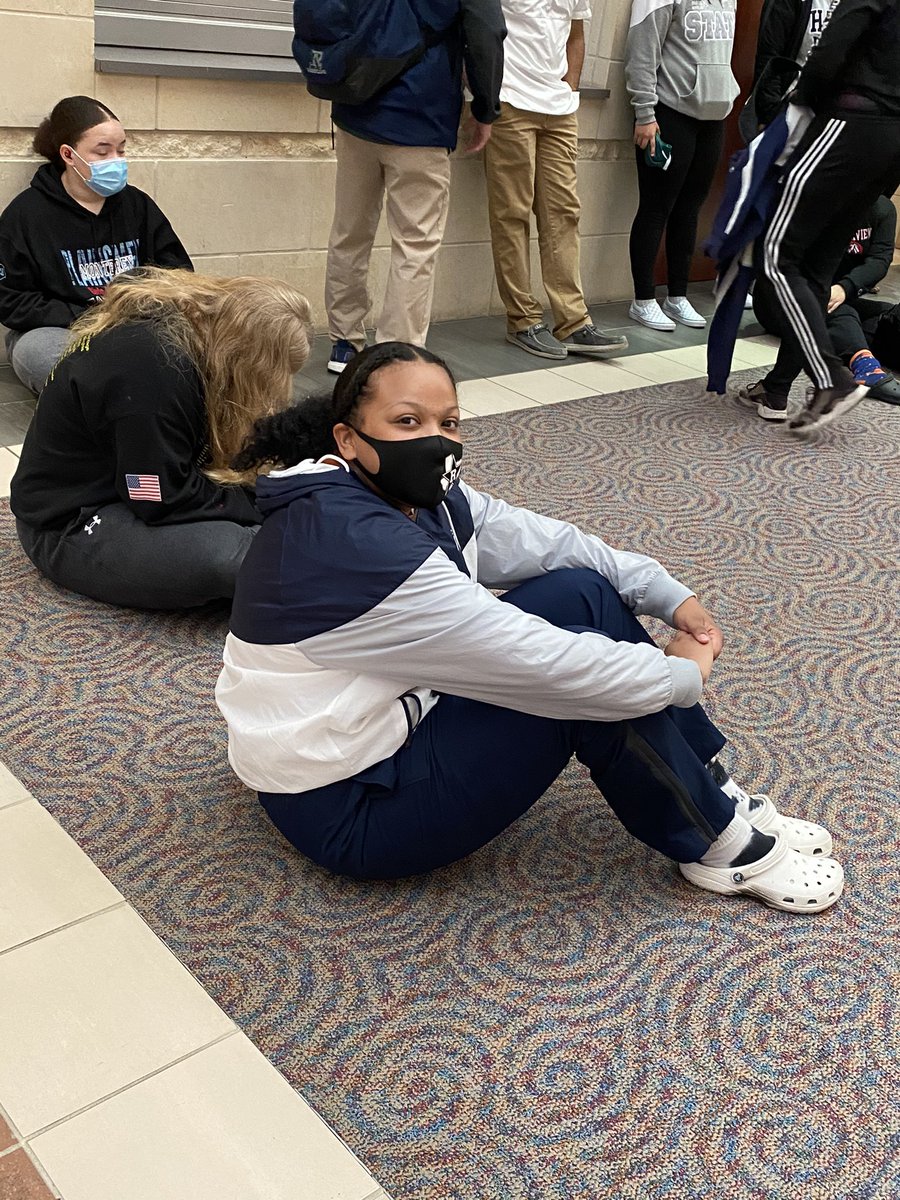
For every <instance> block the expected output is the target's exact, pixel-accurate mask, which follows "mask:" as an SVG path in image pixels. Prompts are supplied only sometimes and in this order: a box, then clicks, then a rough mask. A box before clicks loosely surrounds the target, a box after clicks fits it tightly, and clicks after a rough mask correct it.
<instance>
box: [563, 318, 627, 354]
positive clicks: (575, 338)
mask: <svg viewBox="0 0 900 1200" xmlns="http://www.w3.org/2000/svg"><path fill="white" fill-rule="evenodd" d="M562 344H563V345H564V346H565V347H566V349H567V350H568V352H569V353H570V354H589V355H591V356H592V357H593V358H605V357H606V356H607V355H613V354H621V353H622V351H623V350H627V349H628V338H627V337H624V336H623V335H622V334H620V333H604V332H603V330H602V329H598V328H597V326H596V325H590V324H589V325H582V327H581V328H580V329H576V330H575V332H574V333H570V334H569V336H568V337H567V338H563V340H562Z"/></svg>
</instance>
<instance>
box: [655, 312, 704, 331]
mask: <svg viewBox="0 0 900 1200" xmlns="http://www.w3.org/2000/svg"><path fill="white" fill-rule="evenodd" d="M663 312H666V310H665V309H663ZM666 316H667V317H668V318H669V320H670V321H674V322H675V324H676V325H686V326H687V328H688V329H705V328H706V321H688V320H686V319H685V318H684V317H673V316H672V314H671V313H666Z"/></svg>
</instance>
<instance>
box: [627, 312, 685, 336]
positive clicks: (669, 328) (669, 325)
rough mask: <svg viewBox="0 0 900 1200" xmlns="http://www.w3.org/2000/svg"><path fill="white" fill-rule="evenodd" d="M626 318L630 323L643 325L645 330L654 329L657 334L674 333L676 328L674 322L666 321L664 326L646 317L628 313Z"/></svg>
mask: <svg viewBox="0 0 900 1200" xmlns="http://www.w3.org/2000/svg"><path fill="white" fill-rule="evenodd" d="M628 316H629V317H630V319H631V320H632V321H637V322H638V324H639V325H645V326H646V327H647V329H656V330H657V331H658V332H659V333H674V332H675V330H676V329H677V328H678V326H677V325H676V324H675V322H674V321H666V323H665V325H663V323H662V322H661V321H651V320H649V319H648V318H647V317H642V316H639V315H638V314H637V313H634V312H630V311H629V313H628Z"/></svg>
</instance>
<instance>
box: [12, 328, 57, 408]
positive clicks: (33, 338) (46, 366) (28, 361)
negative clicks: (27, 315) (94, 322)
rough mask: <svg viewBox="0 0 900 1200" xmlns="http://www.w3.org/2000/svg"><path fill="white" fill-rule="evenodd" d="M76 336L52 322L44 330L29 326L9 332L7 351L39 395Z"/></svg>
mask: <svg viewBox="0 0 900 1200" xmlns="http://www.w3.org/2000/svg"><path fill="white" fill-rule="evenodd" d="M71 337H72V334H71V331H70V330H68V329H60V328H58V327H57V326H55V325H52V326H51V325H48V326H46V328H44V329H29V330H28V332H27V333H17V332H16V331H15V330H14V329H11V330H10V331H9V333H7V335H6V354H7V357H8V358H9V365H10V366H11V367H12V369H13V371H15V373H16V375H17V376H18V377H19V379H20V380H21V381H22V383H24V384H25V386H26V387H27V388H29V389H30V390H31V391H32V392H34V394H35V395H36V396H37V395H39V394H40V391H41V388H43V386H44V384H45V383H46V381H47V376H48V375H49V374H50V372H51V371H52V370H53V368H54V366H55V365H56V361H57V359H58V358H59V356H60V355H61V354H62V352H63V351H64V350H65V348H66V346H68V344H69V341H70V339H71Z"/></svg>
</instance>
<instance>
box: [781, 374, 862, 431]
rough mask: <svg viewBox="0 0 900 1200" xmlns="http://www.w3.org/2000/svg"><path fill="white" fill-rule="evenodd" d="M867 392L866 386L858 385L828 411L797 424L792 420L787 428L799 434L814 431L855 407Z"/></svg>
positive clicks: (801, 414)
mask: <svg viewBox="0 0 900 1200" xmlns="http://www.w3.org/2000/svg"><path fill="white" fill-rule="evenodd" d="M868 394H869V389H868V388H867V387H862V386H860V387H857V388H854V390H853V391H852V392H848V393H847V395H846V396H844V397H843V398H842V399H840V400H838V401H837V402H836V404H835V405H834V408H832V409H831V410H830V411H829V412H827V413H820V415H819V416H818V417H816V418H815V419H814V420H812V421H804V422H802V423H801V424H799V425H795V424H794V423H793V422H791V424H790V425H789V426H788V429H789V430H790V431H791V433H799V434H800V435H801V436H803V435H804V434H807V433H814V432H815V431H816V430H817V429H824V428H825V426H826V425H830V424H831V423H832V421H836V420H837V419H838V417H842V416H843V415H844V413H848V412H850V410H851V409H852V408H856V406H857V404H859V402H860V400H865V398H866V396H868ZM804 411H805V410H804ZM799 415H800V416H801V417H802V416H803V413H800V414H799Z"/></svg>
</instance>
